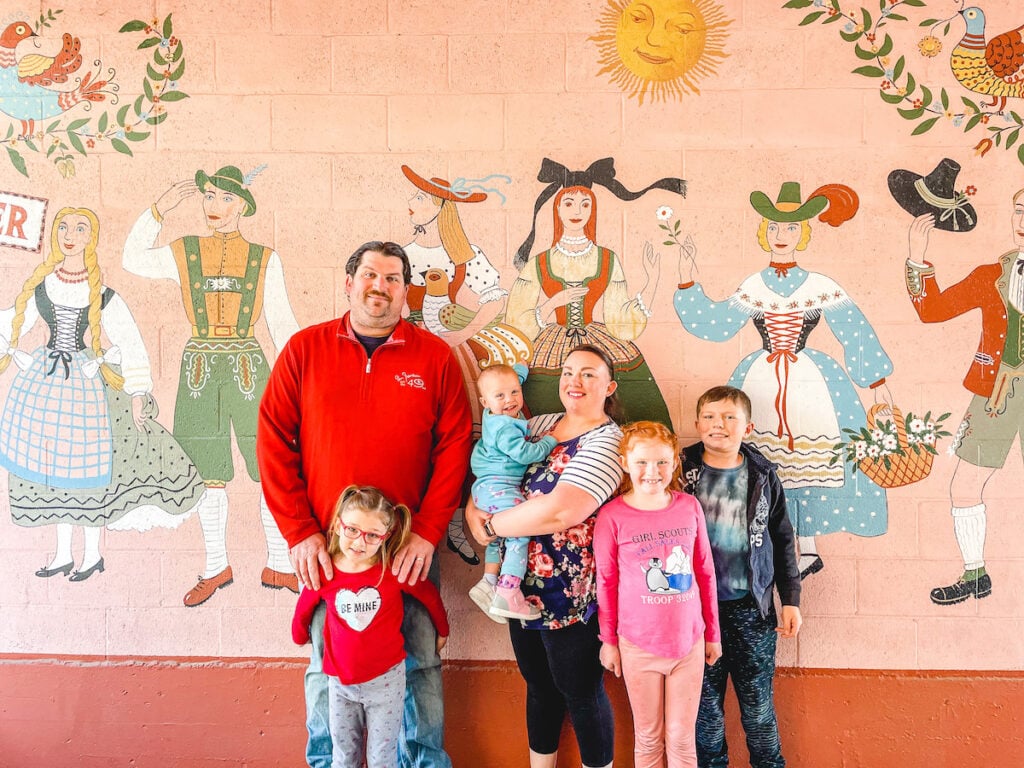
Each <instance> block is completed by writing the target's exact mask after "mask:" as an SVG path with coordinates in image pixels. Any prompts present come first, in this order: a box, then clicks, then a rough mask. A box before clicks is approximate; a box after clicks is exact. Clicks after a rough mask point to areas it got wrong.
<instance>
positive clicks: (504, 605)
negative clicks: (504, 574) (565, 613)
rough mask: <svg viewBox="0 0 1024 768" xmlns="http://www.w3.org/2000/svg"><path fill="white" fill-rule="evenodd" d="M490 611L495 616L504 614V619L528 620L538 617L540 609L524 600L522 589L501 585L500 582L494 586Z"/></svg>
mask: <svg viewBox="0 0 1024 768" xmlns="http://www.w3.org/2000/svg"><path fill="white" fill-rule="evenodd" d="M490 612H491V613H492V614H494V615H495V616H504V617H505V618H506V619H522V620H524V621H530V620H532V619H539V618H540V610H539V609H538V608H537V607H536V606H534V605H530V603H528V602H526V598H525V597H523V590H521V589H519V587H503V586H501V583H500V582H499V583H498V586H497V587H495V588H494V597H493V598H491V610H490Z"/></svg>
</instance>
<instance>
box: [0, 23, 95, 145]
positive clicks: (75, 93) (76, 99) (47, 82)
mask: <svg viewBox="0 0 1024 768" xmlns="http://www.w3.org/2000/svg"><path fill="white" fill-rule="evenodd" d="M30 37H38V35H36V33H35V32H33V31H32V27H31V26H30V25H29V24H28V22H25V21H16V22H14V23H13V24H8V25H7V28H6V29H4V31H3V32H2V33H0V112H2V113H4V114H5V115H8V116H9V117H13V118H14V119H16V120H20V121H21V124H22V135H24V136H28V135H31V134H32V133H33V130H34V121H36V120H45V119H47V118H50V117H55V116H56V115H59V114H61V113H63V112H66V111H67V110H69V109H71V108H72V107H74V106H75V105H76V104H79V103H81V102H83V101H93V102H95V101H103V100H104V99H105V98H106V95H105V93H104V92H103V90H102V89H103V87H104V86H106V84H107V81H106V80H93V73H92V72H86V73H85V75H84V76H82V78H81V81H80V82H79V83H78V84H77V85H76V86H75V87H74V88H73V89H71V90H59V89H55V88H53V86H57V85H61V84H64V83H67V82H68V76H69V75H71V74H73V73H75V72H77V71H78V69H79V68H80V67H81V66H82V54H81V52H80V51H81V47H82V43H81V41H80V40H79V39H78V38H77V37H73V36H71V35H69V34H68V33H66V32H65V33H64V34H63V35H62V36H61V49H60V50H59V51H58V52H57V53H56V55H54V56H46V55H44V54H42V53H21V54H20V55H19V54H18V52H17V48H18V44H19V43H21V42H22V41H23V40H27V39H28V38H30Z"/></svg>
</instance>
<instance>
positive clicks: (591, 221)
mask: <svg viewBox="0 0 1024 768" xmlns="http://www.w3.org/2000/svg"><path fill="white" fill-rule="evenodd" d="M537 180H538V181H540V182H542V183H544V184H545V185H546V186H545V187H544V189H543V190H542V191H541V193H540V195H538V197H537V200H536V202H535V203H534V209H533V226H532V227H531V229H530V234H529V235H528V236H527V238H526V240H525V241H523V244H522V245H520V246H519V249H518V250H517V252H516V257H515V266H516V268H517V269H518V270H519V276H518V277H517V278H516V281H515V284H514V285H513V286H512V292H511V294H510V295H509V299H508V315H507V319H508V322H509V323H511V324H512V325H514V326H515V327H516V328H518V329H519V330H520V331H522V332H523V333H524V334H526V335H527V336H528V337H529V338H530V339H532V340H533V345H534V351H533V361H532V363H531V368H530V377H529V378H528V379H527V380H526V382H525V383H524V385H523V396H524V397H525V399H526V403H527V405H529V407H530V411H531V412H532V413H557V412H559V411H561V409H562V406H561V403H560V402H559V399H558V379H559V377H560V376H561V370H562V363H563V362H564V360H565V358H566V356H567V355H568V353H569V351H570V350H571V349H572V348H573V347H576V346H578V345H580V344H594V345H596V346H598V347H600V348H601V349H603V350H605V351H606V352H607V353H608V355H609V356H610V357H611V359H612V361H613V362H614V363H615V378H616V380H617V381H618V384H619V388H618V391H619V397H620V398H621V400H622V403H623V406H624V407H625V409H626V417H627V419H628V420H630V421H635V420H640V419H649V420H652V421H659V422H661V423H662V424H664V425H666V426H667V427H669V428H670V429H671V427H672V420H671V418H670V416H669V413H668V407H667V406H666V405H665V400H664V398H663V397H662V395H661V391H660V390H659V389H658V385H657V383H656V382H655V380H654V376H653V375H652V374H651V369H650V367H649V366H648V364H647V361H646V360H645V359H644V356H643V353H641V351H640V348H639V347H638V346H637V345H636V343H635V339H637V338H639V336H640V335H641V334H642V333H643V332H644V329H645V328H646V327H647V321H648V319H649V318H651V317H652V316H653V314H654V295H655V291H656V290H657V287H658V277H659V275H660V269H661V266H660V259H659V257H658V255H657V254H656V253H655V252H654V249H653V248H651V247H650V246H649V245H648V247H646V248H645V249H644V252H643V256H642V259H643V269H644V273H645V281H644V285H643V286H642V287H641V288H640V290H639V291H637V292H636V293H635V294H634V293H633V292H632V291H631V290H630V289H629V287H628V286H627V284H626V276H625V273H624V271H623V268H622V261H621V258H620V257H619V256H617V255H616V254H615V253H614V252H613V251H612V250H611V249H609V248H606V247H603V246H601V245H599V244H598V238H597V195H596V193H595V191H594V187H595V186H598V187H602V188H604V189H605V190H607V191H608V192H610V193H611V194H612V195H613V196H614V197H616V198H617V199H619V200H636V199H638V198H640V197H642V196H643V195H644V194H646V193H647V192H649V191H651V190H653V189H661V190H665V191H668V192H673V193H675V194H678V195H681V196H684V197H685V195H686V182H685V181H683V180H682V179H678V178H671V177H667V178H663V179H658V180H657V181H655V182H654V183H652V184H649V185H648V186H646V187H644V188H643V189H641V190H638V191H635V192H634V191H631V190H629V189H627V188H626V187H625V186H623V185H622V183H620V182H619V181H618V180H617V179H616V178H615V162H614V160H613V159H612V158H610V157H607V158H604V159H602V160H598V161H596V162H594V163H592V164H591V165H590V166H589V167H588V168H586V169H585V170H582V171H570V170H569V169H568V168H566V167H565V166H564V165H561V164H560V163H557V162H555V161H554V160H551V159H550V158H544V160H543V161H542V163H541V167H540V172H539V173H538V174H537ZM552 197H554V202H553V204H552V219H553V221H554V232H553V236H552V241H551V247H550V248H546V249H544V250H542V251H540V252H538V253H533V254H532V255H531V251H532V248H533V243H534V239H535V237H536V227H537V215H538V214H539V213H540V210H541V208H542V207H543V206H544V204H545V203H546V202H547V201H548V200H550V199H551V198H552ZM596 311H599V312H600V313H601V317H602V319H601V320H598V319H596V317H595V312H596Z"/></svg>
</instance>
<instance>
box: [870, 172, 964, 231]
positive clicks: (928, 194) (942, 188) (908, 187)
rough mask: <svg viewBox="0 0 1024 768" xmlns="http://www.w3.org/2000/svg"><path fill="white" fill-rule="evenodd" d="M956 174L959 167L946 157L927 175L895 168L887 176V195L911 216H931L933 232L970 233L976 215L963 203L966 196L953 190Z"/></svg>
mask: <svg viewBox="0 0 1024 768" xmlns="http://www.w3.org/2000/svg"><path fill="white" fill-rule="evenodd" d="M959 173H960V164H959V163H958V162H956V161H955V160H951V159H949V158H948V157H944V158H943V159H942V160H940V161H939V164H938V165H936V166H935V168H934V169H933V170H932V172H931V173H929V174H928V175H927V176H922V175H921V174H919V173H914V172H913V171H907V170H903V169H897V170H895V171H892V172H891V173H890V174H889V192H890V193H891V194H892V196H893V198H894V199H895V200H896V202H897V203H899V204H900V207H901V208H902V209H903V210H905V211H906V212H907V213H909V214H911V215H912V216H914V217H917V216H920V215H922V214H925V213H931V214H934V215H935V228H936V229H943V230H945V231H947V232H970V231H971V230H972V229H974V227H975V225H976V224H977V223H978V214H977V212H976V211H975V210H974V206H972V205H971V204H970V203H969V202H967V194H966V193H964V192H957V191H956V190H955V189H954V184H955V183H956V177H957V174H959Z"/></svg>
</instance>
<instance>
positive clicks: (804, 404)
mask: <svg viewBox="0 0 1024 768" xmlns="http://www.w3.org/2000/svg"><path fill="white" fill-rule="evenodd" d="M750 204H751V205H752V206H753V208H754V210H755V211H757V213H759V214H760V215H761V221H760V223H759V225H758V230H757V240H758V243H759V244H760V246H761V248H762V249H763V250H765V251H767V252H768V253H769V254H771V261H770V263H769V264H768V266H767V267H765V268H764V269H763V270H761V271H760V272H756V273H754V274H753V275H750V276H749V277H748V278H746V279H745V280H744V281H743V282H742V283H741V284H740V286H739V288H737V289H736V291H735V293H733V294H732V296H730V297H729V298H728V299H726V300H724V301H712V300H711V299H709V298H708V297H707V296H706V295H705V294H704V290H703V288H702V287H701V286H700V284H699V283H694V282H693V281H692V278H691V279H688V277H687V273H686V272H684V271H683V270H684V269H685V268H684V267H683V264H684V263H688V260H689V258H691V257H692V256H693V255H694V253H695V252H694V253H691V254H689V256H684V254H680V267H681V269H680V285H679V290H677V291H676V295H675V299H674V303H675V307H676V313H677V314H678V315H679V319H680V321H681V322H682V324H683V327H684V328H685V329H686V330H688V331H689V332H690V333H692V334H693V335H695V336H696V337H697V338H700V339H705V340H707V341H716V342H722V341H726V340H728V339H731V338H732V337H733V336H735V335H736V334H737V333H738V332H739V330H740V329H741V328H742V327H743V326H745V325H746V324H747V323H748V322H753V324H754V327H755V328H756V329H757V332H758V333H759V334H760V336H761V349H758V350H757V351H755V352H752V353H751V354H749V355H747V356H746V357H745V358H743V360H741V361H740V364H739V365H738V366H737V368H736V370H735V371H733V374H732V376H731V377H730V379H729V384H730V385H732V386H735V387H739V388H741V389H742V390H743V391H745V392H746V393H747V395H748V396H749V397H750V400H751V403H752V405H753V414H752V421H753V423H754V431H753V432H752V433H751V436H750V438H749V440H750V442H751V443H752V444H753V445H755V446H756V447H757V448H758V449H759V450H760V451H761V453H763V454H764V455H765V456H767V457H768V458H769V459H770V460H771V461H773V462H775V463H776V464H777V466H778V474H779V478H780V479H781V480H782V485H783V487H784V488H785V490H786V502H787V505H788V507H789V514H790V518H791V520H792V522H793V528H794V529H795V530H796V532H797V534H798V536H799V537H800V552H801V558H800V569H801V575H802V576H806V575H809V574H811V573H814V572H816V571H819V570H821V568H822V565H823V564H822V560H821V558H820V557H819V556H818V554H817V547H816V546H815V542H814V537H815V536H820V535H824V534H829V533H839V532H845V533H852V534H855V535H857V536H878V535H881V534H883V533H885V532H886V529H887V521H888V517H887V503H886V496H885V491H884V490H883V489H882V488H880V487H879V486H877V485H875V484H874V483H873V482H871V480H869V479H868V478H867V477H866V476H865V475H864V474H863V473H859V472H855V466H854V465H853V464H851V463H849V462H845V461H837V462H835V463H830V462H831V461H832V458H833V457H834V456H835V446H836V444H837V443H839V442H840V441H841V439H842V434H843V433H842V430H843V429H847V428H848V429H855V430H860V428H861V427H864V426H865V425H866V423H867V417H866V415H865V413H864V406H863V405H862V404H861V401H860V396H859V395H858V394H857V390H856V387H861V388H876V387H879V386H881V385H882V384H883V383H884V382H885V377H886V376H888V375H889V374H891V373H892V361H891V360H890V359H889V356H888V355H887V354H886V353H885V351H884V350H883V349H882V345H881V344H880V343H879V341H878V337H877V336H876V334H875V332H874V330H873V329H872V327H871V324H870V323H869V322H868V321H867V318H865V317H864V314H863V313H862V312H861V311H860V309H859V308H858V307H857V305H856V304H855V303H854V301H853V299H852V298H851V297H850V296H849V295H848V294H847V292H846V290H845V289H844V288H843V287H842V286H840V285H839V284H838V283H836V282H835V281H834V280H833V279H832V278H830V277H826V276H825V275H822V274H819V273H817V272H808V271H807V270H805V269H803V268H801V267H800V266H799V265H798V264H797V258H796V254H797V252H798V251H803V250H804V249H806V248H807V245H808V243H809V242H810V239H811V225H810V220H811V219H812V218H814V217H815V216H817V217H818V220H819V221H822V222H825V223H827V224H829V225H831V226H833V227H838V226H840V225H841V224H842V223H844V222H846V221H848V220H849V219H851V218H853V216H854V215H855V214H856V212H857V208H858V206H859V200H858V198H857V195H856V193H855V192H854V191H853V190H852V189H850V188H849V187H847V186H845V185H842V184H830V185H826V186H824V187H821V188H819V189H817V190H815V191H814V192H813V193H811V195H810V196H808V197H807V199H806V200H805V199H804V198H803V197H802V196H801V193H800V185H799V184H798V183H796V182H792V181H788V182H786V183H784V184H783V185H782V188H781V189H780V191H779V194H778V197H777V198H776V200H775V202H774V203H773V202H772V201H771V200H770V199H769V197H768V196H767V195H766V194H764V193H763V192H753V193H752V194H751V195H750ZM822 320H824V321H825V325H826V326H827V327H828V328H829V329H830V330H831V331H832V333H833V334H835V337H836V339H838V341H839V342H840V344H841V345H842V348H843V351H844V360H843V364H840V363H839V362H838V361H836V360H834V359H832V358H831V357H830V356H829V355H827V354H825V353H824V352H820V351H818V350H816V349H811V348H809V347H808V346H807V344H808V338H809V336H810V335H811V333H812V332H813V331H814V330H815V328H817V327H818V326H819V325H820V324H821V321H822ZM855 385H856V387H855Z"/></svg>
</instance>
